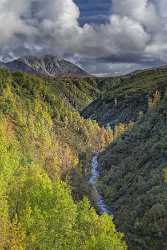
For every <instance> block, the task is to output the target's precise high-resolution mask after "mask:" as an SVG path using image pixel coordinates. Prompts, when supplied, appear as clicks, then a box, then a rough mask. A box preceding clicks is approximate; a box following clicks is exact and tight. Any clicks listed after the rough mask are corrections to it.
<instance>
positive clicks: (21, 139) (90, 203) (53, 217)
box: [0, 68, 167, 250]
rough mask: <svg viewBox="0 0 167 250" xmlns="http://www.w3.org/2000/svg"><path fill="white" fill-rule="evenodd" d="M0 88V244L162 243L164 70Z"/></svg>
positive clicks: (121, 248) (7, 74) (35, 77)
mask: <svg viewBox="0 0 167 250" xmlns="http://www.w3.org/2000/svg"><path fill="white" fill-rule="evenodd" d="M0 90H1V95H0V138H1V145H0V155H1V157H0V183H1V184H0V185H1V189H0V190H1V191H0V228H1V231H0V235H1V238H0V249H19V250H20V249H28V250H29V249H30V250H31V249H42V250H43V249H46V250H47V249H48V250H50V249H58V250H69V249H73V250H75V249H76V250H97V249H99V250H101V249H106V250H110V249H111V250H113V249H116V250H126V249H129V250H134V249H135V250H157V249H162V250H165V249H166V248H167V245H166V240H165V239H166V231H167V228H166V225H167V224H166V209H167V202H166V200H167V199H166V197H167V177H166V171H167V170H166V169H167V166H166V161H167V155H166V148H167V143H166V141H167V140H166V139H167V138H166V125H167V112H166V110H167V70H166V68H159V69H152V70H148V71H139V72H135V73H134V74H130V75H127V76H121V77H109V78H96V77H92V76H86V77H84V78H80V77H70V76H64V75H63V76H60V75H58V76H57V77H54V78H53V77H48V76H46V75H45V76H41V75H39V74H38V73H36V74H34V73H33V74H31V73H25V72H22V69H21V70H20V72H18V71H17V72H13V71H10V70H9V69H4V68H3V69H1V70H0ZM93 207H94V208H93ZM120 232H121V233H120ZM74 239H75V240H74ZM69 247H70V248H69Z"/></svg>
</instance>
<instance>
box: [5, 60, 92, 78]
mask: <svg viewBox="0 0 167 250" xmlns="http://www.w3.org/2000/svg"><path fill="white" fill-rule="evenodd" d="M2 66H3V67H4V68H7V69H9V70H12V71H14V72H16V71H21V72H27V73H33V74H39V75H43V76H49V77H55V76H80V77H81V76H87V75H88V74H87V73H86V72H85V71H84V70H83V69H81V68H80V67H78V66H77V65H75V64H73V63H71V62H69V61H67V60H64V59H62V58H59V57H56V56H51V55H45V56H27V57H22V58H18V59H16V60H13V61H11V62H8V63H3V64H2Z"/></svg>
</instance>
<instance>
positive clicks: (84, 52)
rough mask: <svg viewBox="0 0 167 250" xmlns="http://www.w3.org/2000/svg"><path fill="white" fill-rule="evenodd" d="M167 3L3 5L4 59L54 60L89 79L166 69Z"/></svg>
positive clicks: (58, 0)
mask: <svg viewBox="0 0 167 250" xmlns="http://www.w3.org/2000/svg"><path fill="white" fill-rule="evenodd" d="M166 10H167V1H166V0H47V1H46V0H0V34H1V35H0V56H1V59H5V60H8V59H11V58H16V57H21V56H24V55H32V54H33V55H34V54H36V55H43V54H52V55H53V54H54V55H57V56H60V57H64V58H66V59H69V60H71V61H72V62H74V63H76V64H78V65H80V66H81V67H83V68H84V69H85V70H87V71H88V72H89V73H92V74H99V75H101V74H102V75H105V74H106V75H108V74H112V75H114V74H124V73H127V72H130V71H134V70H136V69H141V68H148V67H157V66H159V65H164V64H167V11H166Z"/></svg>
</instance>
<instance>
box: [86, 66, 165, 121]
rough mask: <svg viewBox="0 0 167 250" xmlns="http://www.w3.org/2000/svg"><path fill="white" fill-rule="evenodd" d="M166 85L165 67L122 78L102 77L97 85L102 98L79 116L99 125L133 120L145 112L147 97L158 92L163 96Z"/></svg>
mask: <svg viewBox="0 0 167 250" xmlns="http://www.w3.org/2000/svg"><path fill="white" fill-rule="evenodd" d="M98 81H99V80H98ZM166 85H167V69H166V68H165V67H164V68H162V67H161V68H159V69H155V70H154V69H153V70H145V71H142V72H139V73H134V74H131V75H127V76H123V77H115V78H103V79H101V80H100V81H99V83H98V88H99V89H101V91H102V94H101V96H100V97H99V98H97V99H96V100H95V101H94V102H93V103H92V104H90V105H89V106H88V107H87V108H86V109H84V110H83V112H82V115H83V116H84V117H85V118H88V117H90V118H92V119H95V120H97V121H98V122H99V123H100V124H102V125H107V124H108V125H109V124H110V125H115V124H117V123H120V122H121V123H128V122H129V121H136V120H137V118H138V116H139V115H140V113H141V112H143V113H145V112H146V111H147V108H148V101H149V97H153V94H154V93H155V92H156V90H159V89H160V92H161V94H162V95H163V91H164V88H165V87H166Z"/></svg>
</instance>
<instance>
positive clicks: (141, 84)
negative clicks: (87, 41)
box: [82, 67, 167, 250]
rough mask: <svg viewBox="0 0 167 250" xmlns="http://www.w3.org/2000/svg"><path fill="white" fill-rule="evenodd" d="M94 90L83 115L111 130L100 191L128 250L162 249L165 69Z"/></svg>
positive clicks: (166, 188) (105, 82)
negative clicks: (112, 136)
mask: <svg viewBox="0 0 167 250" xmlns="http://www.w3.org/2000/svg"><path fill="white" fill-rule="evenodd" d="M99 89H101V90H102V94H101V96H100V97H99V98H97V99H96V100H95V101H94V102H93V103H92V104H90V105H89V106H88V107H87V108H86V109H84V111H83V112H82V114H83V115H84V117H85V118H88V117H89V118H92V119H95V120H97V121H98V122H99V123H100V124H101V125H104V126H106V127H112V128H114V131H116V132H115V133H116V134H115V133H114V134H115V139H114V141H113V143H112V144H110V146H109V147H108V148H107V149H106V150H104V151H103V152H102V153H101V154H100V155H99V164H100V166H101V177H100V178H99V184H98V185H99V190H101V191H102V195H103V196H104V197H105V200H106V202H107V204H108V206H109V207H111V208H112V211H113V214H114V222H115V224H116V225H117V227H118V229H119V230H121V231H122V232H124V233H125V235H126V240H127V243H128V249H130V250H134V249H135V250H157V249H161V250H166V249H167V241H166V239H167V223H166V221H167V174H166V173H167V69H166V68H165V67H163V68H159V69H156V70H148V71H141V72H136V73H134V74H131V75H127V76H124V77H117V78H106V79H101V83H100V86H99ZM129 125H130V127H129ZM125 128H126V129H125Z"/></svg>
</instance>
